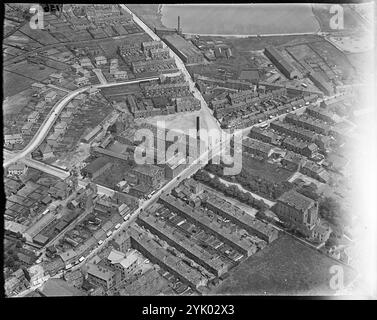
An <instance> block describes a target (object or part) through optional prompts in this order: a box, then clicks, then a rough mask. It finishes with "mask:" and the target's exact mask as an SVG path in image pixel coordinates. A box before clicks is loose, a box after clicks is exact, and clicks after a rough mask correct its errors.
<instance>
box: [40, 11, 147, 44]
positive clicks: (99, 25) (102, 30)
mask: <svg viewBox="0 0 377 320" xmlns="http://www.w3.org/2000/svg"><path fill="white" fill-rule="evenodd" d="M45 29H46V30H48V31H49V32H50V34H51V35H53V36H54V37H55V38H56V39H58V40H59V41H62V42H66V41H81V40H92V39H103V38H108V37H114V36H123V35H127V34H134V33H138V32H140V28H139V27H138V26H137V25H136V24H135V23H134V22H133V19H132V16H131V15H130V14H128V13H127V12H125V11H124V10H121V8H120V7H119V6H118V5H86V6H82V5H79V6H76V5H65V6H63V11H62V14H61V15H57V16H56V15H46V26H45Z"/></svg>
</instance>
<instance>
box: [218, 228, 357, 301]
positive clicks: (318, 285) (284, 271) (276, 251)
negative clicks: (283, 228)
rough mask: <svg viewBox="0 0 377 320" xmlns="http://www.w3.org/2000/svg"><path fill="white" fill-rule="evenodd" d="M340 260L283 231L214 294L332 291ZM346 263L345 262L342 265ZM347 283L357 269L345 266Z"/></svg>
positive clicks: (303, 293)
mask: <svg viewBox="0 0 377 320" xmlns="http://www.w3.org/2000/svg"><path fill="white" fill-rule="evenodd" d="M334 265H338V263H337V262H336V261H335V260H333V259H331V258H329V257H327V256H325V255H323V254H321V253H319V252H317V251H316V250H314V249H312V248H309V247H307V246H305V245H304V244H302V243H300V242H298V241H297V240H295V239H294V238H292V237H291V236H289V235H283V236H281V237H280V238H279V239H278V240H276V241H274V242H273V243H272V244H271V245H269V246H267V247H266V248H265V249H264V250H262V251H259V252H258V253H256V254H255V255H254V256H251V257H249V258H248V259H247V260H246V261H245V262H243V263H242V264H240V265H239V266H238V267H236V268H235V269H233V270H232V271H231V272H230V277H229V278H227V279H226V280H225V281H224V282H223V283H221V284H220V286H219V287H217V288H216V289H214V291H213V292H211V293H213V294H266V295H286V294H288V295H292V294H293V295H331V294H335V291H334V290H333V289H331V288H330V285H329V284H330V279H331V277H332V276H333V274H331V272H330V268H331V267H332V266H334ZM341 266H342V265H341ZM343 270H344V284H345V285H347V284H348V283H350V281H352V280H353V279H354V278H355V276H356V272H355V271H354V270H353V269H351V268H349V267H345V266H343Z"/></svg>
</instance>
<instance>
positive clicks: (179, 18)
mask: <svg viewBox="0 0 377 320" xmlns="http://www.w3.org/2000/svg"><path fill="white" fill-rule="evenodd" d="M178 33H181V17H180V16H178Z"/></svg>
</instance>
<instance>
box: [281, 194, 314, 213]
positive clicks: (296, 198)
mask: <svg viewBox="0 0 377 320" xmlns="http://www.w3.org/2000/svg"><path fill="white" fill-rule="evenodd" d="M278 201H279V202H282V203H284V204H286V205H288V206H290V207H293V208H295V209H297V210H299V211H301V212H304V211H306V210H308V209H309V208H310V207H312V206H313V204H314V203H315V201H314V200H312V199H310V198H308V197H305V196H304V195H302V194H300V193H298V192H296V191H294V190H291V191H288V192H286V193H284V194H283V195H282V196H281V197H280V198H279V199H278Z"/></svg>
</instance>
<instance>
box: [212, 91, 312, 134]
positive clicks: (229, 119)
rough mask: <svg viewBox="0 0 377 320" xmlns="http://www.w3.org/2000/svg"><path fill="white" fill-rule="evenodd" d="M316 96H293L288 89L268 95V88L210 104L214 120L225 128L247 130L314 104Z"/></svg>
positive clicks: (217, 100) (242, 93) (239, 94)
mask: <svg viewBox="0 0 377 320" xmlns="http://www.w3.org/2000/svg"><path fill="white" fill-rule="evenodd" d="M316 99H317V95H314V94H312V95H306V96H303V97H300V96H294V97H292V95H290V94H289V93H288V89H287V88H276V89H273V90H272V91H269V92H267V93H266V91H265V87H262V86H260V85H258V87H257V86H253V88H250V89H248V90H242V91H239V92H235V93H227V94H224V95H223V96H218V97H216V98H215V99H212V100H211V101H210V107H211V108H212V109H213V110H214V116H215V117H216V118H217V119H218V120H219V121H220V122H221V124H222V126H223V127H227V128H231V127H235V128H245V127H248V126H251V125H253V124H257V123H260V122H262V121H265V120H268V119H272V118H274V117H277V116H279V115H282V114H285V113H287V112H289V111H293V110H296V109H298V108H301V107H303V106H306V105H308V104H309V103H312V102H314V101H315V100H316Z"/></svg>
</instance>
